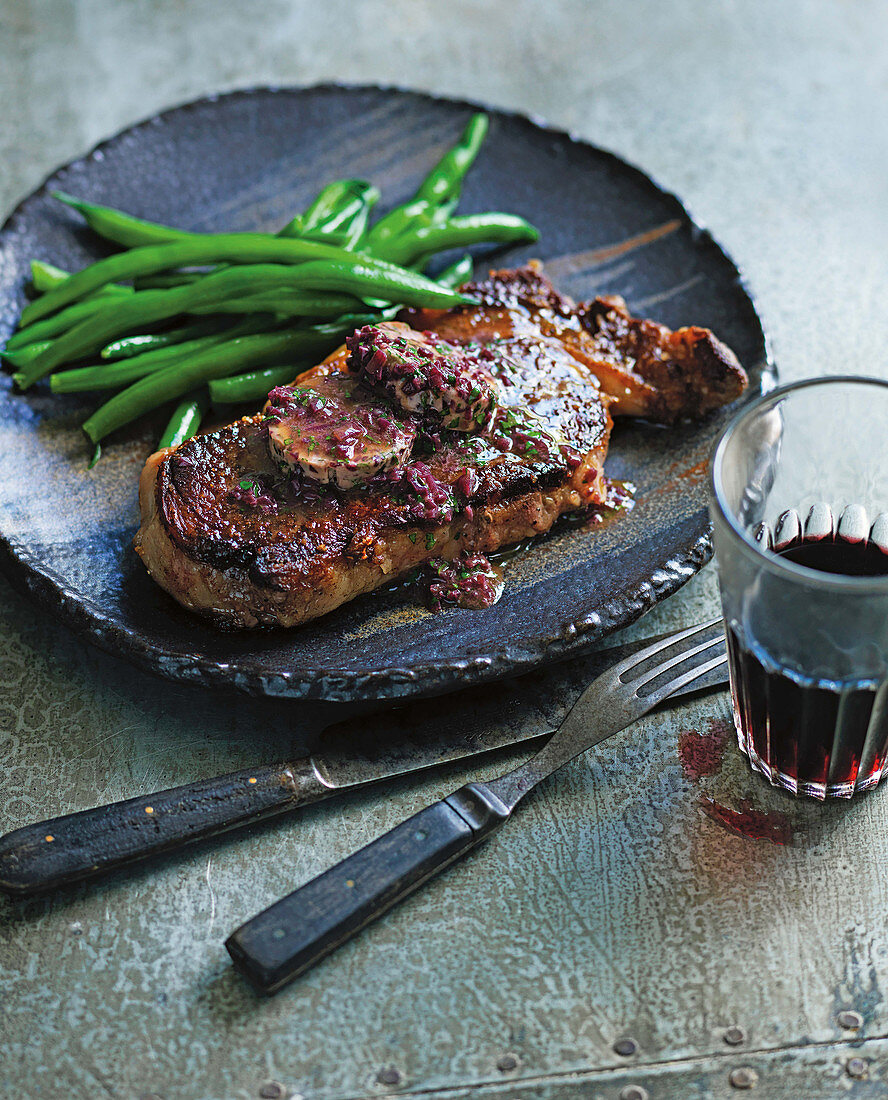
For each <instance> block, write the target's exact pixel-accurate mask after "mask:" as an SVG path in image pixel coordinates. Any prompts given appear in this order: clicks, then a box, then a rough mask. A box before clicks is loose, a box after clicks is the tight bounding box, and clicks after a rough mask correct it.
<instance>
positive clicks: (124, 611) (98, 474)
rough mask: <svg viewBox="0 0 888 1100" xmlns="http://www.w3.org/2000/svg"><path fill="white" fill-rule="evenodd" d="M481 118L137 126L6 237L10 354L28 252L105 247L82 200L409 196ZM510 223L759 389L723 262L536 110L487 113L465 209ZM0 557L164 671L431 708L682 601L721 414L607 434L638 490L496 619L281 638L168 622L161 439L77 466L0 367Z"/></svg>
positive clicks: (672, 204)
mask: <svg viewBox="0 0 888 1100" xmlns="http://www.w3.org/2000/svg"><path fill="white" fill-rule="evenodd" d="M471 110H472V108H471V106H470V105H469V104H466V103H457V102H452V101H448V100H440V99H432V98H429V97H427V96H423V95H415V94H412V93H406V92H400V91H392V90H382V89H379V88H343V87H331V86H323V87H318V88H310V89H306V90H289V89H287V90H268V89H260V90H256V91H249V92H242V93H236V94H234V95H228V96H223V97H221V98H212V99H205V100H201V101H199V102H197V103H193V104H190V105H188V106H185V107H181V108H178V109H176V110H173V111H169V112H167V113H165V114H163V115H160V116H159V117H157V118H153V119H150V120H149V121H147V122H144V123H142V124H141V125H139V126H136V127H134V128H133V129H131V130H127V131H125V132H124V133H122V134H120V135H118V136H117V137H115V138H112V139H111V140H110V141H108V142H106V143H105V144H103V145H101V146H99V148H97V149H96V150H95V151H94V152H92V153H91V154H90V155H89V156H87V157H85V158H83V159H82V160H79V161H76V162H75V163H73V164H70V165H68V166H67V167H65V168H62V169H61V170H60V171H58V172H57V173H56V174H55V175H54V176H53V177H52V178H51V179H50V180H49V181H48V182H47V183H46V184H45V185H44V186H43V187H41V188H40V189H39V190H38V191H36V192H35V193H34V194H33V195H31V196H30V197H29V198H27V199H26V200H25V201H24V202H23V203H22V204H21V205H20V206H19V207H18V209H17V210H15V212H14V213H13V214H12V216H11V217H10V219H9V221H8V222H7V223H6V225H5V226H4V228H3V230H2V231H0V339H5V338H6V337H7V336H8V335H9V333H10V331H11V330H12V327H13V325H14V322H15V319H16V317H17V316H18V313H19V311H20V309H21V307H22V304H23V301H24V288H25V284H26V281H27V277H28V261H29V260H30V259H31V258H32V257H40V258H43V259H46V260H50V261H52V262H54V263H57V264H60V265H62V266H64V267H66V268H78V267H80V266H82V265H83V264H85V263H87V262H88V261H90V260H92V259H94V258H96V257H97V256H98V255H100V254H102V253H101V246H100V245H98V244H97V243H96V240H95V239H94V238H93V236H92V235H91V234H90V233H89V232H87V231H84V230H82V229H81V228H80V227H79V225H78V222H77V219H76V217H75V216H74V215H72V213H71V212H69V211H68V210H66V209H65V208H64V207H61V206H60V205H59V204H58V203H56V202H54V201H53V200H52V199H51V198H50V197H49V194H48V192H49V190H50V189H52V188H55V187H61V188H64V189H65V190H66V191H69V192H71V193H72V194H74V195H78V196H82V197H84V198H88V199H94V200H97V201H99V202H106V203H109V204H111V205H114V206H118V207H121V208H123V209H125V210H128V211H131V212H133V213H135V214H139V215H142V216H144V217H148V218H153V219H157V220H161V221H165V222H170V223H172V224H173V225H179V226H182V227H185V228H192V229H213V230H218V229H226V228H227V229H256V228H261V229H274V228H277V227H278V226H280V225H281V224H282V222H284V221H286V220H288V219H289V218H290V217H291V216H292V214H293V212H294V211H296V210H299V209H301V208H302V207H303V206H305V204H306V203H307V201H308V200H309V199H310V198H311V197H312V195H313V194H314V193H315V192H316V191H317V189H318V187H319V186H320V185H321V184H323V183H324V182H326V181H328V180H330V179H333V178H335V177H338V176H344V175H348V176H363V177H366V178H368V179H371V180H373V181H374V182H375V183H377V184H378V185H379V186H380V187H381V189H382V192H383V197H384V203H385V204H390V205H392V204H395V203H397V202H400V201H402V200H403V199H404V198H405V197H406V196H407V195H409V194H410V193H411V192H412V190H413V189H414V187H415V185H416V183H417V181H418V180H419V178H420V177H421V176H422V174H423V173H424V172H425V171H426V170H427V169H428V168H429V166H430V165H431V164H432V163H433V162H434V161H435V160H436V159H437V157H438V156H439V155H440V153H441V152H442V150H443V149H444V148H445V147H446V146H447V145H448V144H449V143H450V142H452V141H453V139H454V138H455V137H456V135H457V134H458V132H459V131H460V129H461V128H462V126H463V125H464V123H465V121H466V119H467V118H468V116H469V114H470V112H471ZM483 209H501V210H508V211H514V212H516V213H519V214H523V215H525V216H526V217H527V218H529V219H531V220H532V221H533V222H534V223H535V224H536V225H537V226H539V228H540V230H541V233H542V235H541V238H540V241H539V243H538V244H536V245H534V246H532V247H531V248H522V249H511V250H509V251H508V252H503V251H500V252H499V253H497V254H493V253H491V252H489V251H485V250H483V249H482V250H479V252H478V256H477V261H478V267H479V268H483V267H484V265H485V263H487V262H488V261H490V262H491V263H496V264H497V265H511V264H515V263H518V262H521V261H523V260H527V259H529V258H530V257H532V256H538V257H540V258H541V259H543V260H544V261H545V262H546V265H547V269H548V271H549V273H550V274H551V275H552V277H553V279H554V281H555V282H556V284H557V285H558V286H559V287H560V288H561V289H563V290H565V291H567V292H568V293H570V294H572V295H574V296H575V297H577V298H583V297H588V296H590V295H593V294H595V293H596V292H613V293H618V294H622V295H624V296H625V297H626V298H627V300H628V301H629V304H630V306H631V307H632V308H633V309H634V310H635V311H637V312H639V313H643V314H644V315H646V316H650V317H653V318H656V319H657V320H660V321H663V322H665V323H666V324H668V325H670V326H673V327H675V326H678V325H681V324H685V323H691V322H693V323H697V324H701V325H706V326H709V327H710V328H712V329H714V330H715V332H716V333H717V334H718V335H719V336H721V337H722V338H723V339H724V340H725V341H727V343H728V344H730V345H731V346H732V347H733V348H734V350H735V351H736V353H737V355H738V356H739V357H740V360H741V362H742V363H743V364H744V366H745V367H746V368H747V370H748V371H749V372H750V376H751V378H752V386H751V393H752V394H755V393H758V392H760V390H761V388H762V382H763V379H765V382H766V385H767V378H768V366H767V355H766V348H765V340H764V336H763V334H762V328H761V325H760V323H759V320H758V317H757V316H756V312H755V309H754V307H753V304H752V302H751V301H750V298H749V296H748V294H747V293H746V291H745V290H744V288H743V285H742V283H741V280H740V277H739V275H738V272H737V269H736V267H735V266H734V264H733V263H732V262H731V261H730V259H728V257H727V256H726V255H725V254H724V252H723V251H722V250H721V249H720V248H719V246H718V245H717V244H716V243H715V242H714V241H713V240H712V238H711V237H710V236H709V234H708V233H706V232H705V231H703V230H701V229H700V228H699V227H697V226H695V225H694V224H693V223H692V221H691V220H690V218H689V217H688V215H687V213H686V211H685V210H684V208H683V207H682V206H681V204H680V203H679V202H678V201H677V200H676V199H675V198H674V197H673V196H672V195H669V194H666V193H665V192H663V191H662V190H661V189H660V188H659V187H657V186H656V185H655V184H654V183H653V182H652V181H651V180H650V179H648V177H647V176H645V175H643V174H642V173H641V172H639V171H638V170H637V169H635V168H632V167H630V166H629V165H627V164H625V163H624V162H623V161H621V160H618V159H617V158H616V157H614V156H612V155H611V154H610V153H606V152H604V151H602V150H600V149H596V148H593V147H591V146H589V145H586V144H584V143H582V142H579V141H577V140H575V139H573V138H571V137H569V136H568V135H567V134H564V133H559V132H557V131H553V130H550V129H547V128H545V127H543V126H540V125H538V124H537V123H534V122H531V121H529V120H528V119H526V118H522V117H520V116H516V115H510V114H506V113H503V112H499V111H492V112H491V128H490V134H489V136H488V138H487V141H486V143H485V145H484V148H483V150H482V153H481V156H480V157H479V159H478V162H477V164H476V165H475V167H474V168H473V170H472V172H471V173H470V175H469V177H468V181H467V184H466V188H465V192H464V198H463V201H462V204H461V210H462V211H464V212H471V211H474V210H483ZM2 385H3V387H4V390H3V404H2V409H0V540H2V541H0V547H2V555H0V557H2V561H3V564H4V567H5V569H6V571H7V572H8V573H9V575H10V576H11V577H12V578H13V579H15V580H16V581H17V582H19V583H20V584H22V585H24V586H25V587H26V588H27V589H28V590H29V591H30V592H32V593H33V595H34V596H35V598H36V599H37V600H38V601H39V602H40V603H41V604H42V605H43V606H44V607H47V608H49V609H50V610H52V611H54V612H55V613H57V614H58V615H59V616H60V617H61V618H62V619H63V620H64V621H65V622H67V623H68V624H69V625H70V626H71V627H72V628H73V629H74V630H76V631H77V632H78V633H79V634H80V635H82V636H83V637H85V638H88V639H89V640H90V641H93V642H95V643H96V644H97V645H100V646H101V647H102V648H104V649H107V650H109V651H110V652H112V653H115V654H120V655H122V656H125V657H127V658H128V659H129V660H131V661H133V662H134V663H135V664H137V665H139V666H140V667H142V668H145V669H148V670H150V671H152V672H156V673H160V674H161V675H163V676H167V677H170V678H172V679H176V680H186V681H191V682H196V683H201V684H206V685H227V686H231V685H234V686H236V687H238V688H240V689H242V690H244V691H247V692H250V693H254V694H257V695H277V696H292V697H309V698H317V699H328V700H355V699H370V698H395V697H399V696H409V695H417V694H421V693H425V694H434V693H437V692H444V691H448V690H450V689H453V688H457V687H462V686H464V685H466V684H469V683H473V682H477V681H480V680H486V679H493V678H495V677H499V676H504V675H507V674H510V673H516V672H519V671H521V670H525V669H527V668H529V667H531V666H533V665H536V664H539V663H541V662H545V661H550V660H554V659H556V658H559V657H563V656H566V655H568V654H571V653H576V652H578V651H580V650H582V649H583V648H585V647H589V646H591V645H592V644H593V643H594V642H596V641H597V640H598V639H599V638H601V637H602V635H604V634H606V633H607V632H608V631H611V630H614V629H616V628H617V627H620V626H625V625H626V624H628V623H630V622H632V621H633V620H634V619H636V618H638V617H639V616H640V615H642V614H643V613H644V612H645V611H647V610H648V609H649V608H650V607H651V606H653V604H654V603H656V602H657V601H659V600H662V599H664V598H665V597H666V596H669V595H670V594H671V593H673V592H674V591H675V590H676V589H677V588H679V587H680V586H681V585H682V584H683V583H684V582H685V581H686V580H687V579H688V578H689V577H690V576H691V575H692V574H693V573H695V572H696V571H697V570H698V569H699V568H700V567H701V565H703V563H704V562H705V561H706V560H707V559H708V558H709V556H710V553H711V548H710V541H709V527H708V521H707V517H706V510H705V480H704V472H705V465H706V459H707V457H708V455H709V453H710V449H711V447H712V444H713V441H714V439H715V437H716V435H717V434H718V431H719V429H720V427H721V426H722V424H723V423H724V421H725V419H726V417H727V416H729V415H730V412H728V411H725V412H724V413H722V414H720V415H717V416H713V417H712V418H710V419H708V420H707V421H705V422H704V423H702V424H698V425H693V426H682V427H679V428H676V429H673V430H664V429H661V428H656V427H652V426H650V425H645V424H641V423H636V424H628V423H621V424H619V426H618V427H617V429H616V430H615V432H614V436H613V443H612V447H611V452H610V457H609V458H608V463H607V469H608V471H609V473H610V474H611V475H612V476H613V477H617V478H627V479H631V480H632V481H633V482H635V483H636V484H637V486H638V494H637V500H638V503H637V504H636V507H635V509H634V511H632V512H631V513H630V514H628V515H624V516H622V517H621V518H620V519H619V520H618V521H617V522H614V523H612V524H611V525H610V526H608V527H605V528H603V529H599V530H597V531H589V530H582V529H577V528H570V529H562V530H561V531H557V532H556V533H554V534H553V535H552V536H551V537H549V538H548V539H546V540H545V542H544V544H542V545H538V546H536V547H534V548H532V549H531V550H529V551H527V552H525V553H523V554H522V555H520V556H519V557H518V558H516V559H515V560H513V561H512V562H511V563H510V564H509V565H508V567H507V573H506V576H507V584H506V589H505V593H504V595H503V597H502V599H501V600H500V602H499V603H498V604H496V606H494V607H493V608H490V609H489V610H487V611H481V612H478V611H448V612H446V613H444V614H440V615H431V614H429V613H427V612H425V611H424V610H421V609H419V608H417V607H415V606H413V605H412V604H411V603H408V602H406V600H405V598H404V597H403V596H402V595H399V594H398V593H395V592H384V593H377V594H374V595H371V596H367V597H364V598H361V599H358V600H355V601H354V602H352V603H350V604H347V605H346V606H345V607H342V608H340V609H339V610H338V611H336V612H334V613H333V614H331V615H327V616H326V617H325V618H323V619H321V620H319V621H317V622H314V623H310V624H308V625H307V626H304V627H301V628H300V629H297V630H293V631H288V632H284V631H273V632H267V633H250V634H225V633H219V632H217V631H216V630H213V629H210V628H209V627H207V626H205V625H204V624H203V623H201V622H200V621H198V620H197V619H195V618H193V617H191V616H190V615H188V614H187V613H186V612H185V611H183V610H182V609H180V608H179V607H178V605H176V604H175V603H174V602H173V601H172V600H171V599H170V598H169V597H168V596H167V595H166V594H165V593H163V592H162V591H161V590H160V589H159V588H158V587H156V586H155V585H154V583H153V582H152V581H151V580H150V578H149V577H148V575H147V573H146V572H145V569H144V568H143V566H142V565H141V563H140V561H139V559H138V558H137V557H136V555H135V553H134V552H133V550H132V538H133V534H134V533H135V530H136V527H137V502H136V501H137V497H136V489H137V479H138V474H139V471H140V469H141V467H142V464H143V462H144V460H145V458H146V457H147V456H148V454H149V453H150V451H151V449H152V447H151V442H152V439H154V438H156V434H155V433H156V427H157V426H156V425H151V426H144V425H143V427H142V429H141V430H140V431H139V432H137V433H131V434H129V435H126V436H125V437H121V438H119V439H117V440H116V441H115V442H114V444H113V445H112V446H109V447H106V449H105V457H104V458H103V460H102V461H101V462H100V463H99V464H98V466H97V467H96V468H95V469H93V470H91V471H87V469H86V460H87V449H86V446H85V444H84V440H83V437H82V436H81V434H80V432H79V430H78V425H79V423H80V421H81V420H82V418H83V417H84V415H85V412H86V409H87V408H88V407H89V406H88V405H86V404H83V403H82V402H81V401H80V400H79V399H73V398H72V399H63V398H60V397H52V396H50V395H49V394H48V393H46V392H43V393H36V392H34V391H31V393H29V394H28V395H27V396H18V395H14V394H12V393H11V392H10V381H9V379H8V377H7V376H5V375H3V376H2Z"/></svg>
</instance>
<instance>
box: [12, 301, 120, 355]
mask: <svg viewBox="0 0 888 1100" xmlns="http://www.w3.org/2000/svg"><path fill="white" fill-rule="evenodd" d="M123 289H126V290H128V291H129V293H130V296H132V291H131V290H130V288H129V287H125V288H124V287H121V290H123ZM123 300H124V296H123V295H116V294H115V295H90V296H89V297H88V298H84V299H83V301H82V302H75V303H74V305H73V306H69V307H68V309H66V310H65V311H64V313H57V314H56V315H55V316H54V317H47V318H45V319H44V320H42V321H37V322H35V323H34V324H30V325H27V326H25V328H20V329H19V330H18V332H16V333H15V335H13V336H10V338H9V339H8V340H7V341H6V349H7V351H15V350H17V349H18V348H22V347H25V346H28V345H31V344H35V343H37V342H39V341H42V340H48V339H50V337H56V336H60V335H61V334H63V333H65V332H67V331H68V330H69V329H71V328H73V327H74V326H75V325H77V324H79V323H80V322H81V321H84V320H88V319H89V318H90V317H95V316H96V315H97V314H99V313H101V312H102V311H103V310H104V309H111V310H112V312H113V311H115V310H116V309H117V308H118V306H119V305H120V304H121V303H122V301H123Z"/></svg>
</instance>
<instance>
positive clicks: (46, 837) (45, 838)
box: [43, 833, 55, 844]
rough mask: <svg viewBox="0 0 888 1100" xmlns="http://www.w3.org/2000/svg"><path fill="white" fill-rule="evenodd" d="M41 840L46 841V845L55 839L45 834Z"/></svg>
mask: <svg viewBox="0 0 888 1100" xmlns="http://www.w3.org/2000/svg"><path fill="white" fill-rule="evenodd" d="M43 839H44V840H45V841H46V843H47V844H52V842H53V841H54V840H55V837H54V836H52V835H51V834H49V833H47V835H46V836H45V837H44V838H43Z"/></svg>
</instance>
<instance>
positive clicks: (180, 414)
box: [157, 393, 209, 451]
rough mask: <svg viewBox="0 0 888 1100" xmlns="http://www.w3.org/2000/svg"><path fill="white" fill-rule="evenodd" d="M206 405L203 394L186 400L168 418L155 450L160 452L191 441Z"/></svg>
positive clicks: (207, 403) (206, 401)
mask: <svg viewBox="0 0 888 1100" xmlns="http://www.w3.org/2000/svg"><path fill="white" fill-rule="evenodd" d="M208 405H209V401H208V400H207V398H206V395H205V394H203V393H197V394H194V395H192V396H191V397H188V398H186V399H185V400H184V401H183V402H182V404H181V405H179V406H177V408H176V410H175V412H174V413H173V415H172V416H171V417H170V422H169V424H167V426H166V428H165V430H164V433H163V435H162V436H161V437H160V440H159V442H158V444H157V449H158V450H159V451H162V450H163V449H164V448H165V447H178V446H179V444H180V443H184V442H185V440H186V439H191V437H192V436H193V435H195V433H196V432H197V430H198V429H199V428H200V422H201V420H203V418H204V414H205V413H206V411H207V406H208Z"/></svg>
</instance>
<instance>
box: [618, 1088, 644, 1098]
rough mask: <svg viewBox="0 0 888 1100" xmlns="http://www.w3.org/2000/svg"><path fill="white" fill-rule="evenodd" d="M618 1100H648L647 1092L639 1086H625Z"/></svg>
mask: <svg viewBox="0 0 888 1100" xmlns="http://www.w3.org/2000/svg"><path fill="white" fill-rule="evenodd" d="M620 1100H648V1091H647V1089H643V1088H642V1087H641V1085H627V1086H626V1087H625V1088H624V1089H623V1090H622V1092H621V1093H620Z"/></svg>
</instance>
